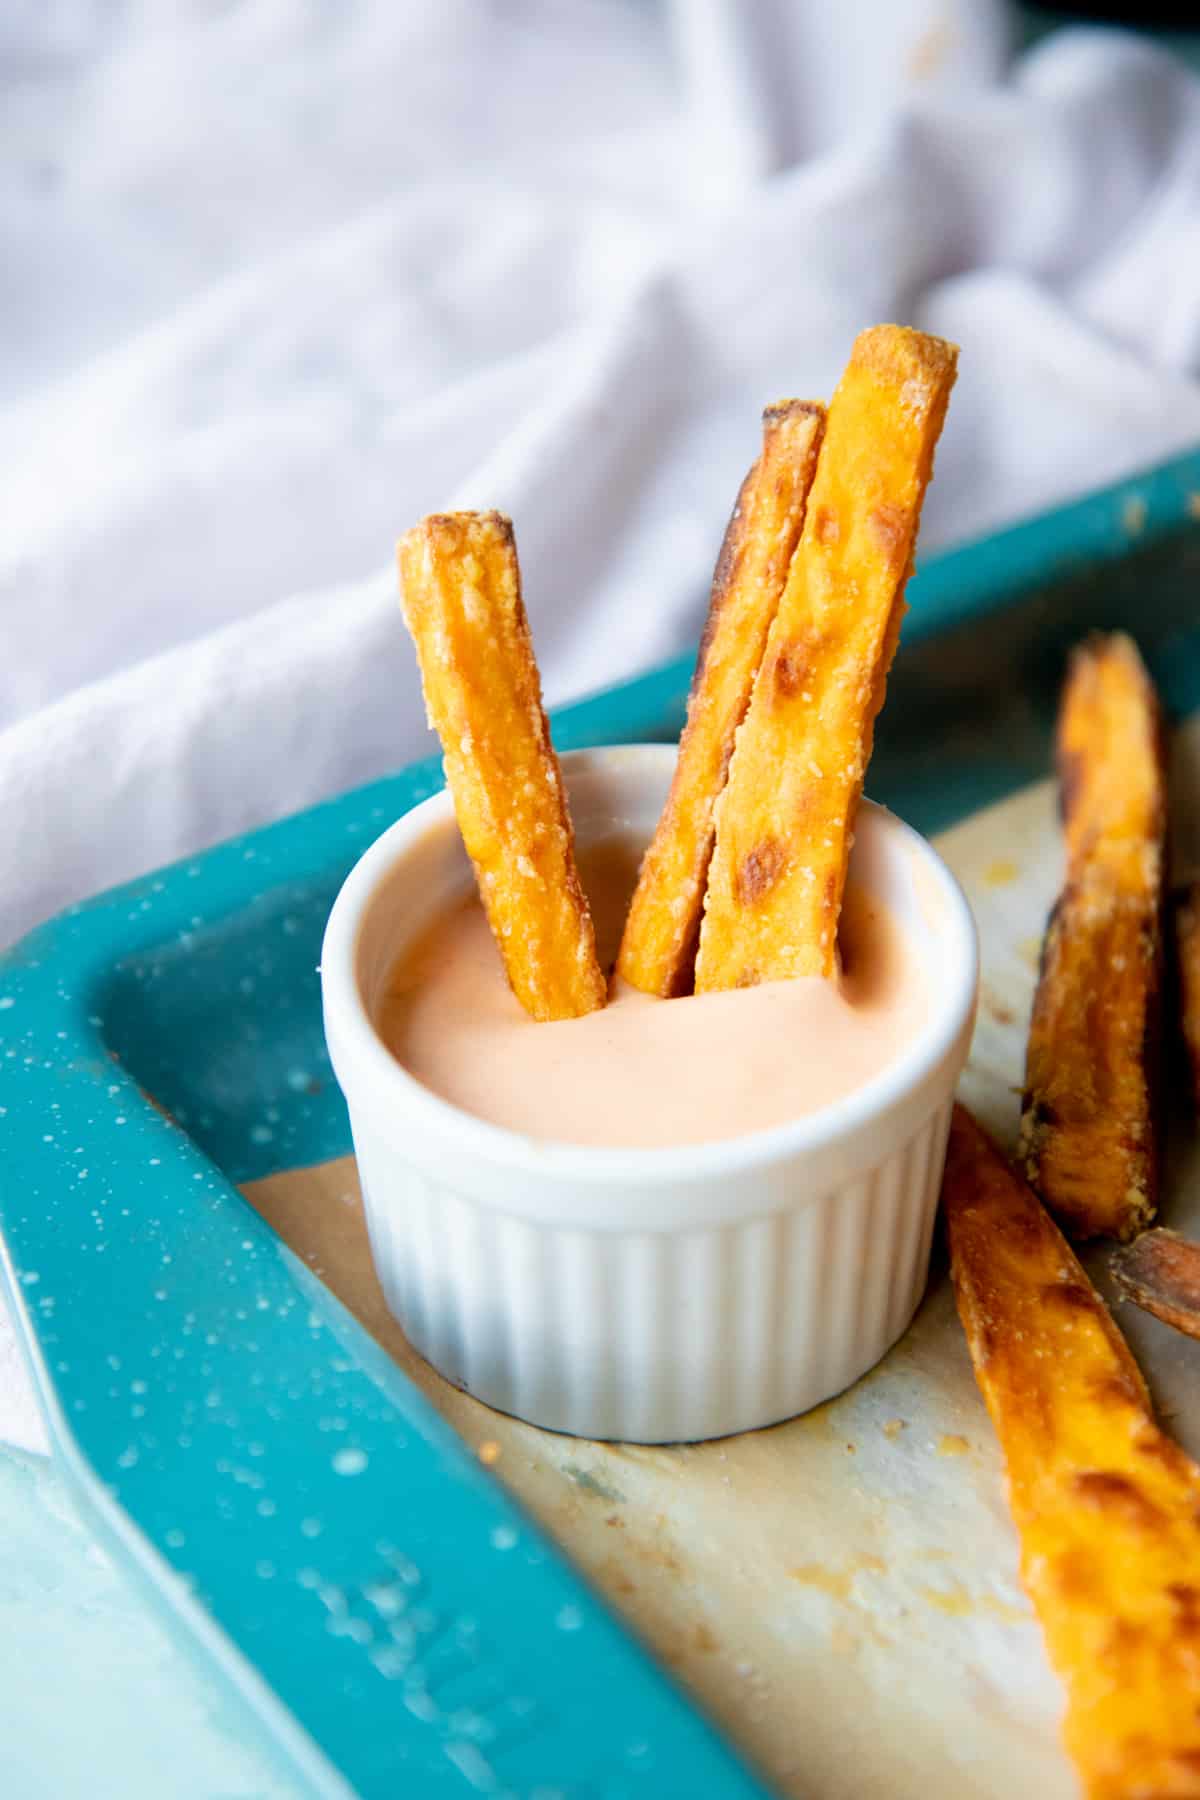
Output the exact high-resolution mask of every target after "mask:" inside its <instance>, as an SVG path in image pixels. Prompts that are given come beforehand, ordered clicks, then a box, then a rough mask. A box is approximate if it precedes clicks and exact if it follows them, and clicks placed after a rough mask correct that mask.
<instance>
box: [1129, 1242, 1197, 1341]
mask: <svg viewBox="0 0 1200 1800" xmlns="http://www.w3.org/2000/svg"><path fill="white" fill-rule="evenodd" d="M1109 1267H1110V1269H1111V1270H1112V1276H1113V1280H1114V1281H1115V1282H1116V1284H1117V1287H1118V1288H1119V1289H1120V1291H1121V1293H1122V1294H1123V1295H1124V1296H1125V1298H1126V1299H1127V1300H1132V1301H1133V1303H1134V1305H1135V1306H1140V1307H1141V1308H1142V1310H1143V1311H1144V1312H1148V1313H1153V1314H1154V1317H1155V1318H1156V1319H1161V1320H1162V1322H1163V1324H1164V1325H1173V1326H1174V1327H1175V1330H1176V1331H1182V1332H1185V1333H1186V1335H1187V1336H1188V1337H1194V1338H1200V1244H1193V1243H1190V1242H1189V1241H1188V1239H1187V1238H1182V1237H1180V1236H1179V1235H1178V1233H1177V1232H1174V1231H1164V1230H1163V1229H1162V1228H1161V1227H1159V1228H1158V1229H1157V1230H1155V1231H1144V1232H1143V1233H1142V1235H1141V1237H1140V1238H1138V1240H1137V1242H1136V1243H1133V1244H1127V1245H1126V1246H1125V1248H1124V1249H1123V1250H1118V1251H1117V1252H1116V1253H1115V1254H1114V1256H1113V1257H1112V1259H1111V1261H1110V1263H1109Z"/></svg>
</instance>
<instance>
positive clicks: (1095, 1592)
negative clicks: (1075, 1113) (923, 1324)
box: [943, 1107, 1200, 1800]
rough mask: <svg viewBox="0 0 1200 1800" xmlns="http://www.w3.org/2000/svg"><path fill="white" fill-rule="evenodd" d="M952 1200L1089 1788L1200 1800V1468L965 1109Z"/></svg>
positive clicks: (966, 1278)
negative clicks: (1160, 1416)
mask: <svg viewBox="0 0 1200 1800" xmlns="http://www.w3.org/2000/svg"><path fill="white" fill-rule="evenodd" d="M943 1204H944V1206H945V1211H946V1219H947V1225H948V1230H949V1239H950V1269H951V1275H952V1277H953V1281H954V1291H955V1298H956V1300H957V1303H958V1311H959V1316H960V1318H961V1319H962V1323H963V1329H964V1331H965V1332H966V1336H967V1343H968V1345H969V1346H970V1350H971V1357H972V1360H973V1362H974V1365H975V1374H976V1378H977V1380H978V1382H979V1386H980V1389H981V1391H982V1393H983V1397H984V1399H985V1401H986V1402H987V1407H988V1411H989V1412H990V1414H991V1417H992V1423H993V1424H994V1426H995V1428H996V1434H997V1436H998V1437H999V1439H1000V1444H1001V1447H1002V1449H1003V1451H1004V1457H1005V1463H1006V1465H1007V1470H1008V1488H1009V1502H1010V1505H1011V1508H1012V1514H1013V1518H1014V1521H1015V1523H1016V1526H1017V1530H1018V1532H1019V1534H1020V1539H1021V1577H1022V1580H1023V1582H1024V1584H1025V1587H1026V1589H1027V1590H1028V1593H1029V1597H1030V1599H1031V1600H1032V1601H1033V1604H1034V1607H1035V1608H1036V1610H1037V1614H1038V1618H1039V1620H1040V1621H1041V1626H1042V1631H1043V1633H1044V1634H1045V1639H1046V1647H1047V1650H1048V1652H1049V1655H1050V1660H1051V1662H1052V1663H1053V1665H1054V1667H1055V1669H1056V1670H1057V1671H1058V1674H1059V1676H1060V1677H1061V1679H1062V1681H1063V1683H1064V1685H1065V1687H1066V1690H1067V1711H1066V1717H1065V1721H1064V1728H1063V1735H1064V1738H1065V1741H1066V1744H1067V1748H1068V1750H1069V1751H1070V1753H1071V1755H1072V1757H1073V1758H1074V1760H1075V1763H1076V1766H1077V1768H1078V1771H1079V1775H1080V1779H1081V1782H1082V1785H1083V1791H1084V1793H1085V1794H1086V1795H1087V1796H1088V1800H1135V1797H1136V1796H1142V1797H1143V1800H1158V1797H1159V1796H1164V1797H1165V1796H1171V1795H1177V1796H1183V1795H1190V1796H1196V1795H1200V1468H1197V1466H1196V1465H1195V1463H1193V1462H1192V1461H1191V1459H1190V1458H1189V1457H1187V1456H1185V1454H1184V1453H1183V1451H1182V1450H1181V1449H1180V1448H1179V1446H1178V1445H1177V1444H1175V1443H1174V1442H1173V1441H1172V1440H1171V1439H1170V1438H1169V1437H1167V1436H1166V1435H1165V1433H1164V1432H1162V1431H1161V1430H1160V1429H1159V1428H1158V1426H1157V1425H1156V1423H1155V1421H1154V1418H1153V1416H1152V1413H1151V1410H1150V1403H1149V1400H1148V1398H1147V1395H1146V1389H1145V1384H1144V1382H1143V1381H1142V1377H1141V1374H1140V1372H1139V1370H1138V1367H1137V1364H1136V1363H1135V1362H1134V1360H1133V1357H1132V1356H1131V1354H1130V1352H1129V1348H1128V1346H1127V1345H1126V1343H1125V1340H1124V1339H1123V1338H1122V1336H1121V1334H1120V1332H1119V1331H1118V1330H1117V1327H1116V1326H1115V1324H1114V1323H1113V1321H1112V1319H1111V1317H1110V1316H1109V1313H1108V1311H1107V1309H1106V1308H1105V1306H1104V1304H1103V1302H1102V1301H1101V1300H1100V1298H1099V1296H1098V1295H1097V1294H1096V1292H1095V1290H1094V1289H1093V1288H1092V1286H1091V1284H1090V1283H1089V1281H1088V1279H1087V1276H1086V1275H1085V1274H1084V1271H1083V1269H1082V1268H1081V1267H1080V1265H1079V1263H1078V1261H1077V1260H1076V1258H1075V1257H1074V1255H1073V1254H1072V1252H1071V1250H1070V1248H1069V1247H1068V1245H1067V1243H1066V1241H1065V1240H1064V1238H1063V1237H1062V1235H1061V1234H1060V1232H1059V1231H1058V1230H1057V1229H1056V1228H1055V1226H1054V1225H1053V1223H1052V1222H1051V1220H1050V1219H1049V1217H1048V1216H1047V1214H1046V1213H1045V1212H1044V1211H1043V1209H1042V1208H1041V1206H1040V1205H1039V1204H1038V1201H1037V1199H1036V1197H1035V1196H1034V1195H1033V1193H1031V1191H1030V1190H1029V1188H1028V1187H1027V1186H1026V1185H1025V1183H1024V1182H1023V1181H1022V1180H1021V1179H1020V1177H1019V1176H1018V1175H1017V1174H1016V1173H1015V1172H1014V1171H1013V1170H1011V1169H1010V1168H1009V1167H1008V1165H1007V1164H1006V1163H1005V1161H1004V1160H1003V1158H1002V1157H1001V1156H1000V1153H999V1152H998V1151H997V1149H996V1148H995V1146H994V1145H993V1144H992V1142H991V1140H990V1139H989V1138H988V1137H987V1136H986V1135H985V1133H984V1132H983V1131H981V1130H980V1128H979V1126H978V1125H977V1124H976V1123H975V1121H974V1120H973V1119H972V1118H971V1116H970V1114H969V1113H967V1112H966V1111H965V1110H964V1109H963V1108H962V1107H957V1108H956V1109H955V1116H954V1122H953V1125H952V1127H951V1133H950V1148H949V1154H948V1157H947V1163H946V1178H945V1186H944V1189H943Z"/></svg>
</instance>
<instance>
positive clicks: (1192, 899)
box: [1175, 881, 1200, 1108]
mask: <svg viewBox="0 0 1200 1800" xmlns="http://www.w3.org/2000/svg"><path fill="white" fill-rule="evenodd" d="M1175 957H1176V965H1177V969H1178V975H1179V1000H1180V1024H1181V1025H1182V1028H1183V1041H1184V1044H1185V1046H1186V1048H1187V1053H1188V1061H1189V1062H1190V1064H1191V1068H1192V1094H1193V1097H1194V1099H1195V1102H1196V1105H1197V1107H1198V1108H1200V881H1192V882H1189V883H1188V885H1187V887H1186V888H1185V889H1184V890H1183V893H1182V894H1181V895H1180V896H1179V899H1178V901H1177V902H1176V906H1175Z"/></svg>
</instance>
